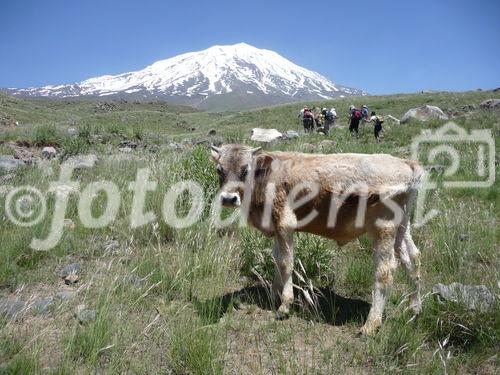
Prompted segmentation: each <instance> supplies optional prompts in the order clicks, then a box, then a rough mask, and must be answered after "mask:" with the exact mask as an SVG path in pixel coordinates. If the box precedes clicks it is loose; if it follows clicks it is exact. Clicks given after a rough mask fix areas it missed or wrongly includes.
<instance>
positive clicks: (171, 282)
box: [0, 92, 500, 374]
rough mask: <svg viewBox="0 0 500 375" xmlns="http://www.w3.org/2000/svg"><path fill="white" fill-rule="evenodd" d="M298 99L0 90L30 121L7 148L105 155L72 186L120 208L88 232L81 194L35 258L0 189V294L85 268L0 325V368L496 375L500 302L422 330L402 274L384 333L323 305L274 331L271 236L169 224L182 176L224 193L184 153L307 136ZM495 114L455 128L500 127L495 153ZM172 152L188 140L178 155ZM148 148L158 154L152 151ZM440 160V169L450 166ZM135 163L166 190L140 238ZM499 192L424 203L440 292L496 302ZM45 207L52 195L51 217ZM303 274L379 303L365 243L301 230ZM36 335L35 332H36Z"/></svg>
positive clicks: (386, 137)
mask: <svg viewBox="0 0 500 375" xmlns="http://www.w3.org/2000/svg"><path fill="white" fill-rule="evenodd" d="M490 97H494V95H493V93H491V92H468V93H436V94H413V95H393V96H380V97H364V98H345V99H338V100H334V101H324V102H319V101H318V102H315V103H308V104H309V105H316V106H320V107H322V106H327V107H331V106H335V107H336V108H337V111H338V112H339V114H340V116H341V117H340V120H339V124H340V125H345V122H346V114H347V108H348V106H349V104H351V102H352V103H353V104H354V105H360V104H363V103H366V104H368V105H369V106H370V108H371V109H374V110H375V111H377V112H380V113H381V114H383V115H387V114H392V115H394V116H396V117H400V116H402V115H403V114H404V112H406V110H407V109H409V108H411V107H415V106H418V105H422V104H435V105H438V106H440V107H441V108H442V109H449V110H454V111H458V112H460V111H461V108H462V107H463V106H464V105H465V104H477V103H479V102H480V101H482V100H484V99H487V98H490ZM301 105H302V103H297V104H290V105H283V106H276V107H270V108H262V109H255V110H251V111H246V112H237V111H235V112H224V113H205V112H198V111H194V110H192V109H189V108H186V107H180V106H169V105H165V104H163V103H132V102H128V103H125V102H116V103H115V106H114V107H113V108H111V109H108V110H106V109H104V110H103V109H100V108H99V107H98V106H97V105H96V103H93V102H90V101H45V100H21V99H17V98H13V97H9V96H6V95H3V94H0V113H1V114H2V115H5V116H8V117H9V118H14V119H15V120H17V121H19V123H20V125H19V126H18V127H17V128H14V129H11V128H1V129H0V140H1V141H4V142H2V143H0V154H2V155H6V154H13V153H14V152H13V150H12V148H11V147H10V146H9V145H8V144H7V143H6V142H7V141H15V142H19V143H22V142H24V144H27V145H30V147H31V149H32V150H33V151H34V152H35V153H37V152H39V151H40V149H41V147H42V146H45V145H53V146H55V147H56V149H57V150H58V152H59V153H60V155H61V157H62V159H64V158H66V157H69V156H73V155H78V154H84V153H95V154H96V155H98V157H99V161H98V163H97V165H96V167H95V168H94V169H92V170H84V171H77V172H75V173H74V176H73V180H75V181H78V182H79V183H80V190H83V189H84V188H85V187H86V186H87V185H88V184H90V183H92V182H96V181H99V180H102V179H105V180H111V181H113V182H115V183H116V184H117V185H118V187H119V190H120V192H121V198H122V201H121V205H120V207H119V210H118V214H117V216H116V218H115V220H114V221H113V222H112V223H111V224H110V225H109V226H107V227H105V228H102V229H89V228H84V227H83V226H82V224H81V222H80V218H79V216H78V212H77V206H78V197H77V196H76V195H72V196H71V198H70V201H69V205H68V209H67V213H66V217H67V218H69V219H71V220H72V221H73V223H74V225H75V226H74V228H66V229H65V230H64V233H63V236H62V240H61V241H60V242H59V244H58V245H57V246H56V247H55V248H54V249H51V250H50V251H48V252H37V251H33V250H30V248H29V243H30V241H31V239H32V238H33V236H37V237H39V238H44V237H45V236H46V235H47V233H48V232H49V229H50V225H51V222H50V220H48V219H47V220H43V221H42V222H41V223H39V224H38V225H36V226H35V227H32V228H19V227H17V226H15V225H13V224H12V223H11V222H10V221H9V220H7V218H6V217H5V215H4V212H3V210H4V200H5V196H4V195H0V248H1V249H2V251H0V287H1V289H0V297H3V296H6V295H11V294H13V293H15V294H17V295H19V296H20V297H22V298H24V299H28V298H30V297H31V296H32V295H43V296H51V295H53V293H55V292H56V291H58V290H60V289H61V288H62V286H61V284H58V283H60V281H59V280H58V276H57V274H58V271H59V270H60V269H61V268H62V266H63V265H64V264H68V263H70V262H74V261H78V262H79V263H81V264H82V266H83V270H84V272H83V274H82V276H81V280H80V282H79V284H78V285H77V286H78V287H79V288H80V291H79V292H78V297H77V298H76V299H75V300H71V301H68V302H65V303H63V304H61V305H57V306H55V308H54V309H53V310H51V313H50V315H49V318H47V319H41V318H38V317H36V318H35V317H31V315H30V318H29V319H27V320H20V321H11V320H5V319H4V320H3V321H2V322H0V363H1V365H0V373H7V374H17V373H19V374H25V373H54V374H55V373H59V374H70V373H176V374H219V373H290V374H296V373H300V374H305V373H309V374H323V373H343V372H347V373H374V374H384V373H389V372H394V373H401V374H423V373H426V374H427V373H428V374H441V373H443V367H444V366H446V369H447V372H448V373H449V374H452V373H481V371H482V373H495V372H498V369H499V368H500V364H499V363H498V357H495V354H496V353H498V350H499V349H500V347H499V342H500V337H499V332H500V326H499V315H500V314H499V308H498V307H497V308H496V309H495V310H494V311H492V312H491V313H477V312H473V311H468V310H464V309H463V308H461V307H460V306H456V305H453V304H444V305H443V304H439V303H437V302H436V301H435V300H434V298H433V297H432V296H430V295H427V296H426V298H425V300H424V305H423V312H422V314H421V316H420V317H419V318H418V319H416V320H412V317H411V315H409V313H408V312H405V311H404V308H405V307H406V305H405V304H404V303H401V300H402V298H403V296H404V295H405V293H406V292H408V290H409V289H408V286H407V283H406V279H405V277H404V273H403V272H402V271H401V270H399V271H398V272H397V274H396V277H395V280H396V282H395V285H394V290H393V292H392V293H391V295H390V298H389V300H388V303H387V310H386V317H385V323H384V325H383V327H382V329H381V330H380V332H379V333H378V334H377V335H376V336H375V337H374V338H359V337H358V336H357V331H358V329H359V327H360V324H361V323H360V321H359V316H358V315H357V314H355V316H352V317H350V318H348V319H346V320H345V322H342V323H337V324H338V325H335V324H334V323H332V322H331V321H329V320H328V318H329V317H328V316H326V315H327V314H326V313H324V312H322V311H314V309H312V310H308V311H306V312H304V311H302V308H303V307H304V309H305V306H301V305H300V304H299V306H297V308H296V309H295V310H294V311H293V313H292V317H291V319H290V320H288V321H284V322H277V321H274V319H273V313H272V311H270V308H269V305H266V304H265V303H263V302H265V301H263V300H265V299H266V298H267V296H268V295H269V291H268V290H266V289H265V288H261V290H260V293H261V294H260V295H259V294H258V293H257V294H256V290H257V289H256V288H255V286H256V285H260V283H261V281H265V282H271V280H272V277H273V273H274V265H273V260H272V246H273V241H272V239H269V238H266V237H264V236H263V235H261V234H260V233H258V232H257V231H255V230H253V229H251V228H240V226H239V224H238V223H235V224H234V225H232V226H231V227H229V228H223V229H219V228H216V227H215V226H214V225H213V223H212V222H211V221H210V220H209V219H210V217H209V212H210V207H209V206H207V207H205V209H204V212H203V215H202V220H201V222H199V223H197V224H196V225H194V226H192V227H189V228H186V229H181V230H176V229H174V228H172V227H171V226H169V225H168V224H167V223H165V221H164V220H163V219H162V207H163V201H164V196H165V194H166V193H167V192H168V191H169V189H170V187H171V186H172V185H173V184H174V183H176V182H178V181H182V180H185V179H191V180H194V181H196V182H197V183H198V184H199V185H200V186H201V187H202V188H203V189H204V191H205V194H206V198H207V200H209V201H210V200H212V199H213V197H214V196H215V194H216V193H217V189H218V180H217V175H216V173H215V168H214V165H213V163H212V161H211V160H210V157H209V153H208V150H207V148H206V147H205V146H203V145H198V146H192V143H196V142H197V141H207V142H210V141H213V140H219V139H220V140H222V141H224V143H229V142H244V143H247V144H253V143H252V142H250V141H249V134H250V130H251V129H252V128H254V127H267V128H271V127H272V128H277V129H279V130H282V131H285V130H288V129H296V130H301V124H300V121H299V120H298V119H297V117H296V116H297V112H298V109H300V107H301ZM499 119H500V114H499V113H498V112H495V111H482V110H477V111H475V112H473V113H472V114H470V115H467V116H465V115H464V116H460V117H458V118H456V119H454V121H455V122H456V123H457V124H458V125H460V126H462V127H464V128H465V129H466V130H467V131H470V130H473V129H492V131H493V134H494V136H495V138H496V140H497V142H496V143H497V146H496V147H497V148H496V152H497V153H498V151H499V150H498V144H499V142H498V135H499V134H500V133H499V132H500V128H499V124H500V120H499ZM442 124H443V121H430V122H428V123H425V124H418V123H412V124H408V125H390V124H385V125H384V129H385V130H384V132H383V142H382V143H381V144H375V143H374V140H373V135H372V132H371V131H370V130H371V129H370V128H366V129H363V130H362V131H361V135H360V138H359V139H357V140H353V139H351V137H350V135H349V134H348V131H347V129H345V128H340V129H333V130H332V132H331V136H330V138H331V139H333V140H335V141H336V145H335V146H329V147H328V149H323V150H322V149H321V148H319V147H317V145H318V144H319V142H321V141H322V140H324V139H325V137H324V136H321V135H317V134H313V135H307V136H305V135H303V136H301V137H300V138H299V139H294V140H290V141H287V142H282V143H278V144H274V145H266V146H264V148H265V149H268V150H287V151H303V150H306V149H307V150H308V152H364V153H391V154H394V155H396V156H401V157H406V158H408V157H409V156H410V155H409V146H410V144H411V139H412V138H413V137H414V136H416V135H418V134H420V131H421V130H422V129H424V128H431V129H437V128H438V127H440V126H441V125H442ZM69 128H75V129H77V131H78V135H69V133H68V129H69ZM192 128H194V130H192ZM211 128H214V129H216V131H217V135H216V136H215V138H214V137H212V138H211V137H208V136H207V135H206V134H207V132H208V130H209V129H211ZM124 140H131V141H134V142H136V143H137V144H138V147H137V149H136V150H134V151H132V152H131V153H130V154H120V152H119V151H118V144H119V143H120V142H121V141H124ZM171 142H177V143H182V144H183V145H184V146H185V148H184V149H183V150H181V151H177V150H174V149H171V148H170V147H168V144H169V143H171ZM307 144H312V145H313V149H312V150H311V149H310V147H311V146H308V145H307ZM151 145H159V146H160V149H159V150H157V152H150V151H149V147H150V146H151ZM254 145H256V144H254ZM469 146H470V145H461V146H459V148H458V150H459V152H460V153H461V155H465V156H466V157H465V158H464V160H465V161H466V162H465V163H464V164H463V165H461V167H460V170H459V172H458V175H457V178H465V179H471V178H474V177H475V172H474V167H475V166H474V163H473V152H472V151H470V148H468V147H469ZM428 148H429V147H427V148H426V149H428ZM424 149H425V148H424ZM116 154H119V155H118V157H116ZM59 162H60V161H58V160H52V161H50V162H49V164H48V165H49V166H51V167H53V174H50V173H49V172H47V171H46V170H45V171H44V170H43V169H42V168H37V167H33V166H27V167H25V168H22V169H20V170H19V171H17V172H15V173H11V174H12V177H11V179H10V180H8V181H7V182H6V183H5V184H6V185H9V186H22V185H32V186H36V187H37V188H39V189H41V190H42V191H44V192H45V191H46V190H47V189H48V187H49V185H50V183H51V182H53V181H54V180H56V179H57V178H58V173H59V167H58V165H59ZM439 163H441V164H444V165H446V164H447V163H448V161H447V160H446V159H442V160H439ZM142 167H149V169H150V176H149V179H150V180H154V181H156V182H157V183H158V186H157V189H156V192H155V193H148V195H147V197H146V205H145V208H144V211H152V212H153V213H154V214H155V216H156V219H155V220H153V221H152V222H151V223H150V224H149V225H147V226H144V227H141V228H137V229H131V228H130V210H131V205H132V194H131V192H130V191H128V184H129V182H130V181H134V180H135V178H136V174H137V170H138V169H139V168H142ZM496 172H497V174H498V166H497V167H496ZM0 173H1V174H5V173H4V172H0ZM434 177H435V178H437V179H438V180H439V179H440V178H442V177H439V176H437V175H435V176H434ZM499 186H500V185H499V184H498V182H497V183H496V184H495V185H494V186H493V187H491V188H488V189H456V190H451V189H443V188H439V189H438V190H437V191H435V192H432V193H429V197H428V199H429V207H430V206H433V207H437V208H439V209H440V210H441V211H442V214H441V215H439V216H438V217H436V218H435V219H433V220H432V221H431V222H430V223H429V224H428V225H426V226H424V227H422V228H419V229H414V231H413V234H414V239H415V241H416V243H417V246H418V247H419V248H420V250H421V252H422V279H423V292H424V294H426V293H428V292H430V291H431V289H432V285H434V284H436V283H439V282H440V283H450V282H453V281H458V282H462V283H465V284H484V285H486V286H487V287H488V288H489V289H490V290H491V291H493V292H494V293H497V294H498V293H499V289H498V284H497V283H498V269H500V257H499V252H498V240H499V238H498V231H497V230H496V227H497V226H498V217H499V214H500V208H499V205H498V203H497V202H498V192H499V189H500V187H499ZM190 202H191V198H190V196H189V195H184V196H182V197H181V198H180V199H179V200H178V202H177V203H178V204H177V209H178V213H179V214H182V213H185V212H186V210H187V209H188V207H189V205H190ZM104 205H105V197H104V196H102V195H100V196H98V197H96V198H95V200H94V204H93V206H92V209H93V214H94V215H99V214H100V213H102V211H103V209H104ZM53 211H54V200H53V198H51V199H49V201H48V216H47V217H48V218H51V217H52V215H53ZM230 213H231V212H228V211H225V212H224V214H225V215H229V214H230ZM110 241H117V242H118V244H119V245H118V247H117V248H116V249H114V250H107V245H108V244H109V243H110ZM295 269H296V271H297V275H296V277H294V283H295V284H296V285H297V286H298V287H301V288H304V289H307V288H308V287H309V286H310V285H313V286H314V287H316V288H321V289H322V290H331V291H332V293H335V295H337V296H340V297H344V298H345V299H346V301H347V302H343V303H352V304H355V301H358V302H359V301H361V302H363V301H368V302H369V301H370V300H371V288H372V282H373V265H372V256H371V249H370V243H369V241H368V240H367V239H366V238H365V237H362V238H361V239H360V241H359V243H354V244H349V245H347V246H346V247H343V248H340V249H339V248H338V247H337V245H336V244H335V243H334V242H333V241H328V240H325V239H322V238H319V237H315V236H312V235H307V234H299V235H297V236H296V238H295ZM307 290H309V289H307ZM342 301H343V300H342ZM80 303H85V304H86V305H87V306H89V308H92V309H95V310H96V311H97V320H96V321H95V322H92V323H89V324H85V325H80V324H79V323H78V322H76V320H75V318H74V316H73V315H74V311H75V308H76V306H77V305H78V304H80ZM337 303H340V302H337ZM334 308H336V309H337V310H338V311H337V310H336V311H333V312H332V314H333V315H335V314H336V313H338V312H339V311H340V310H341V309H342V308H344V309H347V311H349V308H352V306H339V305H337V306H334ZM333 320H335V319H333ZM33 332H39V333H42V332H43V335H42V336H40V337H37V338H35V339H33ZM443 363H444V364H443Z"/></svg>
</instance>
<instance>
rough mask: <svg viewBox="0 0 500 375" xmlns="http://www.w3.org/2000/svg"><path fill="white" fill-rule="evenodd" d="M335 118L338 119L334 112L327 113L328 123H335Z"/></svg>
mask: <svg viewBox="0 0 500 375" xmlns="http://www.w3.org/2000/svg"><path fill="white" fill-rule="evenodd" d="M335 117H337V116H336V114H335V113H333V112H332V111H326V115H325V118H326V119H327V120H328V121H333V120H335Z"/></svg>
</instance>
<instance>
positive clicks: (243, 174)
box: [240, 166, 248, 180]
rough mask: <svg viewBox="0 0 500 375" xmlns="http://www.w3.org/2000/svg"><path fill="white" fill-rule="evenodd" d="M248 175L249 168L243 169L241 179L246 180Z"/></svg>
mask: <svg viewBox="0 0 500 375" xmlns="http://www.w3.org/2000/svg"><path fill="white" fill-rule="evenodd" d="M247 174H248V166H244V167H242V168H241V171H240V179H241V180H244V179H245V178H247Z"/></svg>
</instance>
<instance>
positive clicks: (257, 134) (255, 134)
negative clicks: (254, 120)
mask: <svg viewBox="0 0 500 375" xmlns="http://www.w3.org/2000/svg"><path fill="white" fill-rule="evenodd" d="M250 139H251V140H252V141H255V142H263V143H270V142H276V141H279V140H281V139H283V134H282V133H281V132H279V131H277V130H276V129H263V128H253V129H252V136H251V138H250Z"/></svg>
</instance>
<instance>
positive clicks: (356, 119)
mask: <svg viewBox="0 0 500 375" xmlns="http://www.w3.org/2000/svg"><path fill="white" fill-rule="evenodd" d="M299 117H301V118H302V123H303V125H304V131H305V132H306V133H311V132H313V131H314V129H316V130H317V131H318V132H320V133H323V134H325V135H329V134H330V129H331V128H332V127H333V126H334V125H335V121H336V120H337V118H338V116H337V111H336V110H335V108H330V109H327V108H322V109H321V110H319V108H316V107H313V108H312V109H311V108H309V107H308V106H305V107H304V108H303V109H301V110H300V113H299ZM361 122H364V123H373V125H374V136H375V142H377V143H379V142H380V132H381V131H382V124H383V123H384V118H383V117H382V116H380V115H377V114H376V113H375V111H372V112H371V113H370V111H369V109H368V106H367V105H363V106H361V108H356V107H355V106H353V105H351V106H349V121H348V125H349V131H350V132H351V135H352V136H353V137H356V138H357V137H358V135H359V125H360V123H361Z"/></svg>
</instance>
